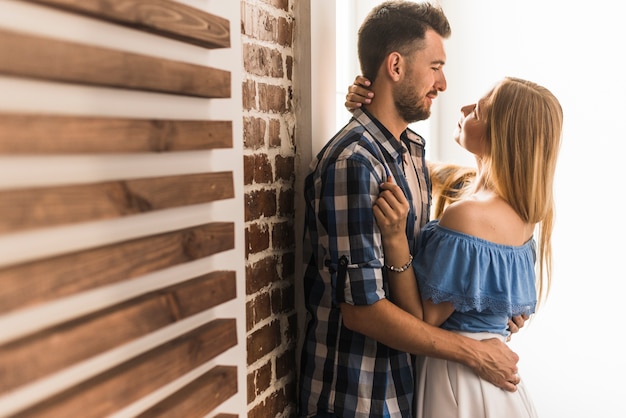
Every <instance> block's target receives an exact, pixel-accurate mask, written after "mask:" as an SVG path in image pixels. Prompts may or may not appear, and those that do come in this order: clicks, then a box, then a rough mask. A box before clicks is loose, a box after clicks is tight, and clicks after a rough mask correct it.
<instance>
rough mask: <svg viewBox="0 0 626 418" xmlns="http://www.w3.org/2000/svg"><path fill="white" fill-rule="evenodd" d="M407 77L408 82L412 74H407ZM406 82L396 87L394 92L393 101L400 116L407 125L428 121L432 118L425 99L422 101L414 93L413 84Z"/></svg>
mask: <svg viewBox="0 0 626 418" xmlns="http://www.w3.org/2000/svg"><path fill="white" fill-rule="evenodd" d="M406 76H407V79H406V80H408V79H409V78H410V77H411V74H410V73H407V75H406ZM406 80H405V82H404V83H402V84H401V85H399V86H396V87H395V89H394V92H393V101H394V104H395V106H396V110H397V111H398V114H399V115H400V117H401V118H402V119H404V120H405V121H406V122H407V123H413V122H417V121H420V120H426V119H428V118H429V117H430V108H429V107H426V104H425V100H424V98H422V99H421V100H420V98H419V97H418V96H417V94H415V93H414V91H415V88H414V87H413V83H411V82H410V81H406Z"/></svg>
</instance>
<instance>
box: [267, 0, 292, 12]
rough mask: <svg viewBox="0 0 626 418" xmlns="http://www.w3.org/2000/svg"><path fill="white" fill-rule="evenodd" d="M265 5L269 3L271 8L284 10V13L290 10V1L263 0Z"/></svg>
mask: <svg viewBox="0 0 626 418" xmlns="http://www.w3.org/2000/svg"><path fill="white" fill-rule="evenodd" d="M262 1H263V3H267V4H269V5H270V6H274V7H276V8H277V9H282V10H284V11H287V10H288V6H289V0H262Z"/></svg>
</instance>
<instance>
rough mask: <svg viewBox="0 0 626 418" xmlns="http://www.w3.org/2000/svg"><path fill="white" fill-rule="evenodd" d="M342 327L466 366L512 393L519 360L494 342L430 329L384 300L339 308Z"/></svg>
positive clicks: (387, 343)
mask: <svg viewBox="0 0 626 418" xmlns="http://www.w3.org/2000/svg"><path fill="white" fill-rule="evenodd" d="M341 312H342V317H343V321H344V325H345V326H346V327H348V328H349V329H351V330H353V331H356V332H359V333H361V334H364V335H367V336H368V337H370V338H372V339H375V340H377V341H379V342H381V343H383V344H385V345H387V346H389V347H392V348H395V349H396V350H400V351H405V352H407V353H411V354H416V355H424V356H429V357H436V358H441V359H445V360H450V361H454V362H457V363H462V364H465V365H466V366H468V367H470V368H471V369H472V370H474V371H475V372H476V373H477V374H478V375H479V376H480V377H482V378H484V379H486V380H488V381H490V382H491V383H493V384H494V385H496V386H498V387H501V388H503V389H506V390H509V391H514V390H515V389H516V387H515V383H516V382H515V379H517V377H516V375H515V373H516V372H517V361H518V359H519V358H518V356H517V355H516V354H515V353H513V352H512V351H511V350H510V349H509V348H508V347H507V346H506V344H504V343H502V342H501V341H499V340H497V339H494V340H489V341H487V342H482V341H476V340H473V339H471V338H467V337H463V336H461V335H458V334H455V333H453V332H449V331H445V330H443V329H440V328H437V327H433V326H431V325H428V324H427V323H425V322H423V321H421V320H419V319H417V318H415V317H414V316H412V315H411V314H409V313H407V312H405V311H403V310H402V309H400V308H399V307H397V306H396V305H394V304H393V303H391V302H390V301H388V300H386V299H383V300H380V301H378V302H376V303H374V304H373V305H368V306H353V305H349V304H345V303H344V304H342V305H341Z"/></svg>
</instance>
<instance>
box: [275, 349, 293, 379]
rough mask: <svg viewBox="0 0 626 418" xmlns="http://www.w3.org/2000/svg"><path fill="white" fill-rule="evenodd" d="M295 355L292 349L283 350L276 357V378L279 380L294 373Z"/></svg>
mask: <svg viewBox="0 0 626 418" xmlns="http://www.w3.org/2000/svg"><path fill="white" fill-rule="evenodd" d="M295 370H296V356H295V352H294V351H293V350H288V351H285V352H284V353H283V354H282V355H280V356H279V357H277V358H276V379H277V380H280V379H282V378H283V377H285V376H289V375H290V374H292V373H295Z"/></svg>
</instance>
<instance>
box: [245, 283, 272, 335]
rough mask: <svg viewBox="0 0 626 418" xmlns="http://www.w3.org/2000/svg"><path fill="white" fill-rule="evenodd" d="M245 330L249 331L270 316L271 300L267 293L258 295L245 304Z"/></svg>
mask: <svg viewBox="0 0 626 418" xmlns="http://www.w3.org/2000/svg"><path fill="white" fill-rule="evenodd" d="M246 313H247V317H246V327H247V328H246V330H247V331H250V330H251V329H252V328H254V327H255V326H256V324H258V323H259V322H261V321H263V320H264V319H267V318H269V317H270V316H271V315H272V299H271V297H270V294H269V292H265V293H260V294H258V295H257V296H256V297H255V298H254V299H252V300H251V301H250V302H248V303H247V304H246Z"/></svg>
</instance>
